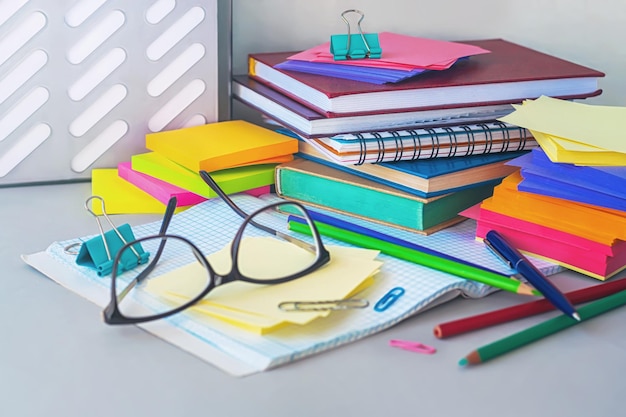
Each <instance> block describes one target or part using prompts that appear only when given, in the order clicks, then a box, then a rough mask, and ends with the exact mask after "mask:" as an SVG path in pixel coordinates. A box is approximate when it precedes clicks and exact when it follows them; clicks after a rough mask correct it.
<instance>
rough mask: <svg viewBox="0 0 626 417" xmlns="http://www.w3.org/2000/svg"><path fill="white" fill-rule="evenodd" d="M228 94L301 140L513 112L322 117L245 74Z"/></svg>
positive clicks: (507, 108) (495, 108) (481, 109)
mask: <svg viewBox="0 0 626 417" xmlns="http://www.w3.org/2000/svg"><path fill="white" fill-rule="evenodd" d="M232 94H233V97H234V98H235V99H237V100H239V101H241V102H242V103H244V104H246V105H248V106H250V107H252V108H254V109H256V110H258V111H260V112H261V113H263V114H264V115H265V116H267V117H269V118H270V119H273V120H274V121H276V122H278V123H280V124H281V125H283V126H285V127H288V128H289V129H291V130H293V131H294V132H296V133H297V134H299V135H300V136H302V137H305V138H316V137H329V136H335V135H340V134H348V133H361V132H372V131H383V130H397V129H407V128H427V127H435V126H439V127H441V126H450V125H460V124H470V123H478V122H483V121H493V120H495V119H497V118H498V117H502V116H505V115H507V114H509V113H511V112H512V111H513V106H511V105H510V104H508V103H507V104H495V105H492V106H464V107H456V108H448V109H432V110H416V111H411V110H409V111H394V112H383V113H372V114H328V115H326V114H322V113H319V112H318V111H315V110H313V109H311V108H309V107H307V106H305V105H303V104H301V103H299V102H297V101H295V100H293V99H291V98H289V97H288V96H286V95H285V94H282V93H280V92H279V91H277V90H275V89H273V88H271V87H269V86H267V85H265V84H263V83H261V82H258V81H255V80H253V79H252V78H250V77H248V76H247V75H236V76H234V77H233V82H232Z"/></svg>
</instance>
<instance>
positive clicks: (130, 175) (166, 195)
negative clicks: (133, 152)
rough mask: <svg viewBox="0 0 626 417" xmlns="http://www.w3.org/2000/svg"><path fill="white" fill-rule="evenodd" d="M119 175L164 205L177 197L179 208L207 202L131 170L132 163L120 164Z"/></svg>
mask: <svg viewBox="0 0 626 417" xmlns="http://www.w3.org/2000/svg"><path fill="white" fill-rule="evenodd" d="M117 174H118V175H119V176H120V177H121V178H123V179H125V180H126V181H128V182H130V183H131V184H133V185H135V186H136V187H138V188H140V189H142V190H143V191H145V192H147V193H148V194H150V195H151V196H153V197H154V198H156V199H157V200H159V201H160V202H162V203H163V204H167V202H168V201H169V200H170V198H172V197H176V199H177V204H176V206H177V207H180V206H191V205H194V204H198V203H201V202H203V201H205V200H206V198H205V197H202V196H199V195H197V194H194V193H192V192H190V191H187V190H183V189H182V188H180V187H177V186H175V185H172V184H170V183H168V182H165V181H162V180H160V179H158V178H154V177H151V176H149V175H146V174H143V173H141V172H137V171H134V170H133V169H132V168H131V163H130V162H122V163H120V164H119V165H118V166H117Z"/></svg>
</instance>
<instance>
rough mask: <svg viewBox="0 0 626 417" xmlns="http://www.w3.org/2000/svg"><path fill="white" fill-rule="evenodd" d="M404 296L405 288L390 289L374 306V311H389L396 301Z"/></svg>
mask: <svg viewBox="0 0 626 417" xmlns="http://www.w3.org/2000/svg"><path fill="white" fill-rule="evenodd" d="M403 294H404V288H402V287H395V288H392V289H390V290H389V292H387V294H385V295H383V296H382V297H381V298H380V300H378V301H377V302H376V304H375V305H374V311H378V312H380V311H385V310H387V309H388V308H389V307H391V306H392V305H393V304H394V303H395V302H396V301H398V298H400V297H402V295H403Z"/></svg>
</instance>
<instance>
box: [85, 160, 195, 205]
mask: <svg viewBox="0 0 626 417" xmlns="http://www.w3.org/2000/svg"><path fill="white" fill-rule="evenodd" d="M91 193H92V195H97V196H100V197H102V198H103V199H104V204H105V209H106V212H107V214H140V213H141V214H162V213H165V208H166V205H165V204H163V203H162V202H160V201H159V200H157V199H156V198H154V197H152V196H151V195H150V194H148V193H146V192H145V191H143V190H141V189H140V188H138V187H136V186H135V185H133V184H131V183H130V182H128V181H126V180H125V179H123V178H121V177H120V176H119V175H117V168H110V169H109V168H101V169H94V170H93V171H92V172H91ZM189 207H190V206H186V207H185V206H183V207H178V208H177V209H176V213H178V212H180V211H182V210H184V209H186V208H189ZM91 209H92V210H93V212H94V213H96V214H98V215H101V214H102V204H101V202H100V201H98V200H92V201H91Z"/></svg>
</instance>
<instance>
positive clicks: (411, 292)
mask: <svg viewBox="0 0 626 417" xmlns="http://www.w3.org/2000/svg"><path fill="white" fill-rule="evenodd" d="M274 198H275V196H273V195H267V196H263V197H262V198H257V197H252V196H248V195H236V196H234V199H235V201H236V203H237V204H239V205H240V206H241V208H242V209H244V210H245V211H247V212H252V211H254V210H255V209H257V208H259V207H261V206H263V205H265V204H266V203H267V202H268V200H269V199H274ZM275 221H276V222H277V224H278V223H282V222H284V221H286V218H285V217H283V215H281V214H276V219H275ZM198 224H202V225H203V227H201V228H199V227H197V225H198ZM240 224H241V219H240V218H239V217H238V216H237V214H235V213H234V212H233V211H232V210H231V209H230V208H228V207H227V206H226V205H225V204H224V203H223V202H221V201H219V200H217V199H213V200H208V201H205V202H203V203H200V204H198V205H196V206H194V207H192V208H190V209H189V210H186V211H184V212H182V213H179V214H176V215H175V216H174V218H173V220H172V223H171V225H170V227H169V230H168V232H170V233H172V234H180V235H183V236H186V237H188V238H190V239H192V240H193V241H194V242H195V243H196V244H197V245H198V246H199V248H200V249H201V250H202V251H203V252H205V253H212V252H214V251H216V250H218V249H220V248H222V247H223V246H224V245H225V244H227V243H228V242H229V241H230V240H231V239H232V237H233V236H234V234H235V232H236V230H237V228H238V227H239V226H240ZM361 224H367V225H368V227H371V228H373V229H376V230H380V231H385V230H388V229H387V228H385V227H381V226H377V225H373V224H371V223H361ZM159 226H160V222H155V223H150V224H145V225H141V226H135V227H133V232H134V234H135V236H136V237H141V236H145V235H148V234H153V233H156V232H157V231H158V228H159ZM474 231H475V224H474V223H473V222H472V221H467V222H464V223H461V224H460V225H458V226H455V227H453V228H451V229H446V230H444V231H442V232H440V233H437V234H434V235H432V236H428V237H423V236H417V235H414V234H411V233H408V232H407V233H404V232H401V231H394V233H395V234H396V236H398V237H399V238H402V239H405V240H408V241H413V242H415V243H418V244H420V245H424V246H428V247H430V248H432V249H436V250H438V251H442V252H446V253H448V254H450V255H453V256H456V257H459V258H463V259H466V260H471V261H472V262H474V263H478V264H481V265H484V266H485V267H487V268H490V269H493V270H497V271H501V272H504V273H507V272H508V273H511V272H512V271H507V270H506V269H503V264H502V263H501V262H499V260H498V259H495V257H494V256H493V255H492V254H491V253H489V252H488V251H487V250H485V248H484V246H483V245H482V243H480V242H477V241H476V240H475V239H474ZM88 238H89V236H87V237H83V238H80V239H73V240H70V241H59V242H54V243H52V244H51V245H50V246H49V247H48V248H47V249H46V250H44V251H42V252H39V253H35V254H31V255H24V256H23V259H24V260H25V262H26V263H28V264H29V265H31V266H33V267H34V268H36V269H38V270H39V271H41V272H42V273H43V274H45V275H47V276H48V277H50V278H51V279H53V280H54V281H56V282H57V283H59V284H61V285H63V286H65V287H66V288H68V289H70V290H71V291H74V292H75V293H77V294H79V295H81V296H83V297H85V298H87V299H89V300H91V301H92V302H94V303H95V304H97V305H99V306H101V307H103V306H104V305H106V304H107V303H108V302H109V291H110V288H109V285H110V282H109V278H106V277H105V278H101V277H98V276H97V275H96V273H95V272H94V271H93V270H91V269H88V268H85V267H80V266H77V265H76V263H75V259H74V257H73V256H72V255H67V254H66V253H65V252H64V250H63V248H64V247H66V246H67V245H68V244H70V243H75V242H80V241H85V240H86V239H88ZM324 241H325V242H326V243H327V244H333V245H345V244H343V243H341V242H338V241H334V240H332V239H325V240H324ZM378 259H379V260H381V261H383V262H384V264H383V266H382V268H381V270H380V272H379V273H378V274H377V275H375V278H374V283H373V284H372V285H371V286H370V287H369V288H368V289H366V290H365V291H364V292H362V293H360V294H359V297H363V298H367V299H368V300H369V301H370V307H369V308H367V309H359V310H351V311H341V312H334V313H332V314H330V315H329V316H328V317H326V318H322V319H317V320H315V321H313V322H312V323H310V324H307V325H306V326H295V325H293V326H288V327H285V328H282V329H280V330H277V331H276V332H273V333H271V334H268V335H264V336H261V335H258V334H253V333H250V332H247V331H245V330H241V329H237V328H235V327H234V326H231V325H229V324H227V323H224V322H222V321H220V320H218V319H214V318H208V317H203V318H202V319H200V318H198V317H197V316H193V315H188V314H178V315H175V316H173V317H171V318H169V319H166V320H160V321H156V322H152V323H147V324H145V325H141V327H142V328H144V329H145V330H146V331H148V332H150V333H153V334H154V335H156V336H158V337H160V338H163V339H164V340H167V341H168V342H169V343H172V344H174V345H176V346H178V347H180V348H182V349H184V350H186V351H189V352H191V353H193V354H194V355H196V356H198V357H199V358H201V359H203V360H205V361H207V362H209V363H211V364H213V365H215V366H216V367H218V368H220V369H222V370H224V371H226V372H228V373H230V374H232V375H237V376H243V375H248V374H252V373H256V372H261V371H264V370H267V369H270V368H273V367H276V366H279V365H284V364H287V363H289V362H293V361H295V360H298V359H301V358H304V357H306V356H310V355H313V354H316V353H320V352H322V351H325V350H328V349H332V348H334V347H337V346H340V345H342V344H345V343H348V342H353V341H356V340H358V339H361V338H364V337H366V336H368V335H371V334H373V333H376V332H379V331H382V330H384V329H386V328H388V327H390V326H392V325H394V324H396V323H398V322H400V321H401V320H403V319H406V318H407V317H410V316H412V315H413V314H416V313H418V312H421V311H423V310H425V309H427V308H429V307H432V306H434V305H437V304H439V303H441V302H445V301H447V300H450V299H452V298H454V297H456V296H458V295H460V294H461V293H463V294H465V295H467V296H469V297H482V296H485V295H487V294H489V293H490V292H491V291H492V288H491V287H488V286H485V285H482V284H477V283H474V282H470V281H466V280H463V279H460V278H457V277H454V276H452V275H448V274H445V273H442V272H439V271H434V270H431V269H428V268H425V267H422V266H419V265H416V264H412V263H408V262H405V261H401V260H398V259H395V258H392V257H389V256H385V255H380V256H379V257H378ZM538 266H539V267H540V268H541V269H542V271H543V272H544V273H546V274H551V273H554V272H557V271H558V270H559V268H558V267H555V266H553V265H552V264H548V263H545V262H538ZM394 287H403V288H404V289H405V291H406V292H405V294H404V295H403V296H402V297H401V298H399V299H398V301H397V302H396V303H394V304H393V306H391V307H390V308H389V309H387V310H385V311H383V312H377V311H375V310H374V309H373V306H374V305H375V304H376V301H378V300H379V299H380V298H381V297H382V296H383V295H384V294H386V293H387V292H388V291H389V290H390V289H392V288H394ZM522 300H523V299H522ZM94 324H97V325H102V326H104V325H105V324H103V323H94ZM128 348H129V349H133V347H132V343H130V341H129V345H128Z"/></svg>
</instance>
